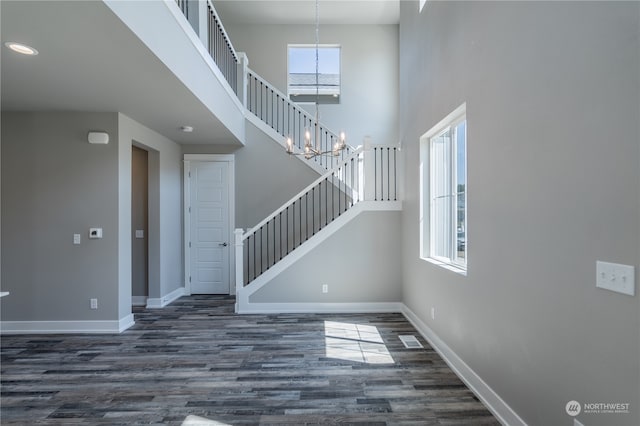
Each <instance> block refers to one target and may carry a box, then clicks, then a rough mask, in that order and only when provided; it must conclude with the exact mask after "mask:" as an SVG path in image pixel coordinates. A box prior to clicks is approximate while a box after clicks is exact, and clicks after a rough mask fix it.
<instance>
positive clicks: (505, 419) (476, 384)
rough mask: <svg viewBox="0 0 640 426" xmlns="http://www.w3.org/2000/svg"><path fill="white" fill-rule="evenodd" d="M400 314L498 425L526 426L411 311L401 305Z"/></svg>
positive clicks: (498, 396)
mask: <svg viewBox="0 0 640 426" xmlns="http://www.w3.org/2000/svg"><path fill="white" fill-rule="evenodd" d="M401 312H402V314H403V315H404V316H405V317H406V318H407V320H409V322H410V323H411V324H412V325H413V326H414V327H415V328H416V329H417V330H418V332H419V333H420V334H421V335H422V337H424V338H425V339H426V340H427V342H429V345H431V347H432V348H433V349H434V350H435V351H436V352H437V353H438V354H439V355H440V356H441V357H442V359H443V360H444V361H445V362H446V363H447V365H448V366H449V367H450V368H451V369H452V370H453V372H454V373H455V374H456V375H457V376H458V377H459V378H460V380H462V381H463V382H464V384H465V385H467V387H468V388H469V389H470V390H471V391H472V392H473V393H474V394H475V395H476V396H477V397H478V399H480V401H482V403H483V404H484V405H485V406H486V407H487V408H488V409H489V411H491V413H492V414H493V415H494V416H495V417H496V418H497V419H498V421H499V422H500V423H502V424H503V425H509V426H527V424H526V423H525V422H524V420H522V419H521V418H520V416H518V414H517V413H516V412H515V411H514V410H513V409H512V408H511V407H510V406H509V405H508V404H507V403H506V402H505V401H504V400H503V399H502V398H501V397H500V395H498V394H497V393H496V392H495V391H494V390H493V389H491V387H490V386H489V385H488V384H487V383H485V381H484V380H482V378H481V377H480V376H479V375H478V374H477V373H476V372H475V371H473V370H472V369H471V367H469V366H468V365H467V364H466V363H465V362H464V361H463V360H462V358H460V357H459V356H458V355H457V354H456V353H455V352H454V351H453V350H452V349H451V348H450V347H449V346H448V345H447V344H446V343H445V342H444V341H443V340H442V339H441V338H440V337H439V336H438V335H437V334H436V333H435V332H434V331H433V330H432V329H431V328H429V326H427V325H426V324H425V323H424V322H423V321H422V320H421V319H420V318H419V317H418V316H417V315H416V314H415V313H414V312H413V311H412V310H411V309H409V308H408V307H407V306H406V305H404V304H402V311H401Z"/></svg>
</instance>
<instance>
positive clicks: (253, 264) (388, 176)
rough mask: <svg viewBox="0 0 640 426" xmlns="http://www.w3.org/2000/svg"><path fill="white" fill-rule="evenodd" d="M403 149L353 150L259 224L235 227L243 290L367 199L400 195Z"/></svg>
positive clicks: (238, 285) (366, 146) (237, 272)
mask: <svg viewBox="0 0 640 426" xmlns="http://www.w3.org/2000/svg"><path fill="white" fill-rule="evenodd" d="M398 161H399V158H398V148H397V147H396V146H386V145H385V146H383V145H372V144H371V142H370V140H368V139H366V140H365V144H364V147H363V146H360V147H358V148H356V149H355V150H354V151H353V152H352V153H351V155H349V156H348V157H346V158H344V159H343V160H341V161H340V162H339V163H337V165H336V166H335V167H334V168H333V169H331V170H329V171H328V172H327V173H325V174H324V175H322V176H320V177H319V178H318V179H316V180H315V181H314V182H313V183H311V184H310V185H309V186H307V187H306V188H305V189H303V190H302V191H300V192H299V193H298V194H297V195H296V196H294V197H293V198H291V199H290V200H289V201H288V202H287V203H285V204H284V205H282V207H280V208H279V209H277V210H276V211H274V212H273V213H271V214H270V215H268V216H267V217H266V218H265V219H264V220H262V221H261V222H260V223H258V224H257V225H256V226H254V227H253V228H251V229H249V230H247V231H246V232H244V231H243V230H242V229H236V230H235V263H236V268H235V275H236V288H237V289H241V288H242V287H244V286H246V285H248V284H249V283H250V282H252V281H253V280H255V279H256V278H258V277H259V276H260V275H262V274H263V273H264V272H266V271H268V270H269V269H270V268H272V267H273V266H274V265H275V264H276V263H278V262H279V261H280V260H282V259H283V258H284V257H286V256H287V255H288V254H290V253H291V252H292V251H294V250H295V249H296V248H297V247H299V246H300V245H302V244H304V243H305V242H306V241H307V240H309V239H310V238H311V237H313V236H314V235H315V234H317V233H318V232H320V231H321V230H322V229H324V228H325V227H326V226H328V225H329V224H331V223H332V222H333V221H334V220H335V219H337V218H338V217H340V216H341V215H342V214H343V213H345V212H346V211H348V210H349V209H351V208H352V207H353V206H355V205H356V204H358V203H360V202H362V201H370V202H396V201H398V200H399V199H400V194H399V182H398V173H397V172H398Z"/></svg>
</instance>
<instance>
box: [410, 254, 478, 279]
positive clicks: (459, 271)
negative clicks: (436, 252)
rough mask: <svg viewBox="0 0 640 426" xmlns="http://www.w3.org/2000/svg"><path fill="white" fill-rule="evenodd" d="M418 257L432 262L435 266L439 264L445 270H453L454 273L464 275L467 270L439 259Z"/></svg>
mask: <svg viewBox="0 0 640 426" xmlns="http://www.w3.org/2000/svg"><path fill="white" fill-rule="evenodd" d="M420 259H422V260H424V261H426V262H429V263H432V264H434V265H436V266H440V267H441V268H444V269H447V270H449V271H451V272H455V273H456V274H460V275H463V276H465V277H466V276H467V270H466V269H463V268H461V267H459V266H457V265H453V264H451V263H446V262H443V261H441V260H437V259H434V258H432V257H420Z"/></svg>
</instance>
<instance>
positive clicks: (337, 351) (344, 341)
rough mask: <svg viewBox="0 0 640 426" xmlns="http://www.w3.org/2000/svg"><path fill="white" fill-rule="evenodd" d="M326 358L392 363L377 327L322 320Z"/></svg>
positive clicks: (370, 362) (368, 362)
mask: <svg viewBox="0 0 640 426" xmlns="http://www.w3.org/2000/svg"><path fill="white" fill-rule="evenodd" d="M324 335H325V347H326V355H327V358H337V359H344V360H346V361H356V362H363V363H367V364H393V358H392V357H391V354H390V353H389V350H388V349H387V347H386V346H385V344H384V341H383V340H382V336H380V333H379V332H378V329H377V328H376V327H374V326H372V325H364V324H353V323H346V322H335V321H325V322H324Z"/></svg>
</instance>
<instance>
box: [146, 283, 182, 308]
mask: <svg viewBox="0 0 640 426" xmlns="http://www.w3.org/2000/svg"><path fill="white" fill-rule="evenodd" d="M185 294H186V293H185V288H184V287H178V288H177V289H175V290H173V291H172V292H171V293H169V294H167V295H166V296H163V297H161V298H154V297H149V298H147V308H149V309H157V308H164V307H165V306H167V305H168V304H169V303H171V302H174V301H176V300H178V299H179V298H181V297H182V296H184V295H185Z"/></svg>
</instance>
